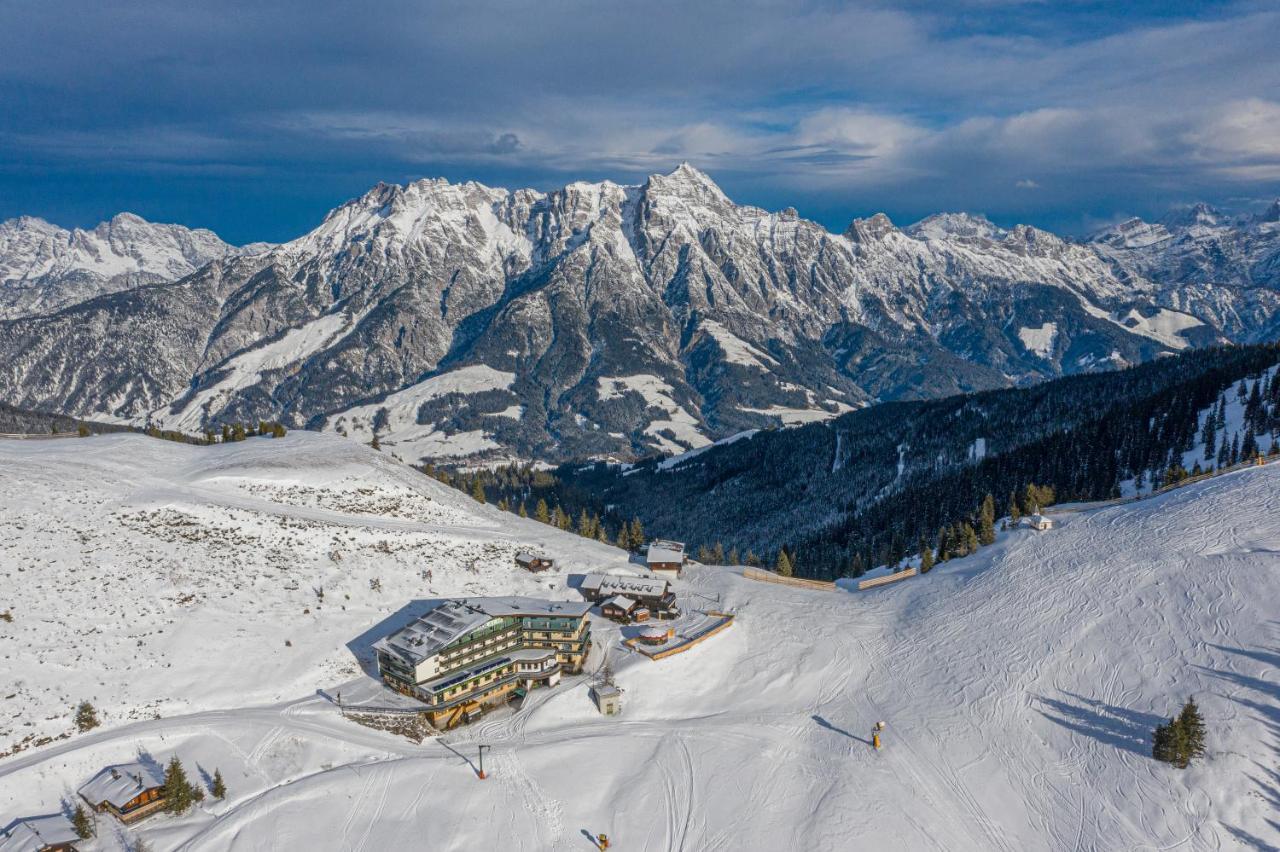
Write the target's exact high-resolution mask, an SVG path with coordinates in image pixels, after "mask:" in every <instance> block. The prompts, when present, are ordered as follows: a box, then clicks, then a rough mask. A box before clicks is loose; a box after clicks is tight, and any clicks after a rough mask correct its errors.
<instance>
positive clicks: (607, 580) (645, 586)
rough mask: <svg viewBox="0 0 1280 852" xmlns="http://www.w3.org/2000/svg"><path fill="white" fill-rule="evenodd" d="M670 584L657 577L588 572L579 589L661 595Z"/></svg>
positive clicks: (597, 591) (641, 595) (601, 592)
mask: <svg viewBox="0 0 1280 852" xmlns="http://www.w3.org/2000/svg"><path fill="white" fill-rule="evenodd" d="M669 585H670V583H668V582H667V581H666V580H662V579H659V578H657V577H630V576H624V575H621V574H588V575H586V577H584V578H583V579H582V585H581V586H580V588H581V589H583V590H584V591H587V592H594V593H596V594H599V595H605V596H608V595H632V596H639V597H645V598H650V597H662V596H663V595H665V594H666V593H667V587H668V586H669Z"/></svg>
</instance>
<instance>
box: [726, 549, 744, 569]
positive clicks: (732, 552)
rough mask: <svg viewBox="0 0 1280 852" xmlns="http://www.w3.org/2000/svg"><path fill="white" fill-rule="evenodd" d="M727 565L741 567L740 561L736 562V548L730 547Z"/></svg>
mask: <svg viewBox="0 0 1280 852" xmlns="http://www.w3.org/2000/svg"><path fill="white" fill-rule="evenodd" d="M729 564H730V565H741V564H742V562H740V561H739V560H738V548H737V547H730V548H729Z"/></svg>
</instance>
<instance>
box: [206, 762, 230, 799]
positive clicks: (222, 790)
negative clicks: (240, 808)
mask: <svg viewBox="0 0 1280 852" xmlns="http://www.w3.org/2000/svg"><path fill="white" fill-rule="evenodd" d="M209 792H210V793H213V797H214V798H215V799H225V798H226V797H227V785H226V782H224V781H223V780H222V772H220V771H219V770H217V769H215V770H213V785H212V786H210V788H209Z"/></svg>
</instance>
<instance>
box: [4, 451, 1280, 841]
mask: <svg viewBox="0 0 1280 852" xmlns="http://www.w3.org/2000/svg"><path fill="white" fill-rule="evenodd" d="M1056 520H1057V526H1056V528H1055V529H1053V530H1051V531H1049V532H1045V533H1035V532H1032V531H1030V530H1016V531H1010V532H1007V533H1002V534H1001V536H1000V539H999V541H998V542H997V543H996V544H995V545H994V546H992V547H988V548H984V549H983V550H981V551H979V553H977V554H975V555H973V556H969V557H966V558H963V559H957V560H953V561H951V562H947V563H945V564H943V565H941V566H939V567H938V568H936V569H935V570H934V571H933V572H931V573H929V574H928V575H925V576H923V577H919V578H915V579H912V580H909V581H907V582H904V583H901V584H898V585H894V586H890V587H886V588H883V589H879V590H876V591H869V592H861V593H855V592H847V591H832V592H822V591H810V590H806V589H796V588H788V587H784V586H778V585H771V584H761V583H756V582H753V581H749V580H746V579H744V578H743V577H742V576H741V574H740V573H738V572H737V571H735V570H734V569H732V568H712V567H700V566H694V567H692V568H691V569H690V570H689V571H688V572H687V576H686V577H685V578H684V579H682V580H679V581H677V583H676V592H677V595H678V596H679V598H680V599H681V602H682V604H683V605H684V606H687V607H691V608H692V607H698V606H704V607H712V606H714V607H716V608H719V609H725V610H728V611H731V612H734V613H735V614H736V619H735V622H734V624H733V626H732V627H731V628H730V629H729V630H727V631H726V632H725V633H723V634H721V635H720V636H718V637H716V638H715V639H714V641H710V642H708V643H706V644H704V645H701V646H699V647H697V648H695V649H693V650H692V651H689V652H687V653H685V654H682V655H679V656H675V657H672V658H670V659H667V660H663V661H659V662H652V661H650V660H648V659H646V658H642V657H639V656H633V655H630V654H628V653H627V652H625V651H624V650H623V649H621V648H620V647H619V646H618V644H617V642H618V634H617V629H616V627H613V626H611V625H609V624H608V623H607V622H602V621H597V623H596V625H595V626H594V628H593V635H594V636H595V641H596V647H595V649H594V651H593V654H594V655H595V656H594V660H595V661H596V662H598V661H599V660H601V659H603V657H604V655H605V653H606V651H607V653H608V655H609V659H610V661H611V663H612V664H613V667H614V668H615V670H616V673H617V682H618V684H619V685H620V686H621V687H622V688H623V689H624V693H623V701H624V709H623V713H622V715H621V716H619V717H614V718H607V717H602V716H600V715H598V714H597V713H596V711H595V709H594V708H593V707H592V706H591V703H590V702H589V700H588V699H587V696H586V687H585V683H584V682H583V680H582V679H581V678H570V679H568V680H567V681H566V682H565V683H564V684H562V685H561V686H560V687H557V688H555V689H552V690H546V691H538V692H537V693H535V694H533V695H532V696H531V698H530V700H529V701H528V702H527V703H526V704H525V707H524V709H522V710H520V711H519V712H517V713H510V712H499V713H495V714H494V715H492V716H490V717H487V718H485V719H483V720H482V721H480V722H478V723H476V724H475V725H473V726H472V727H469V728H462V729H459V730H457V731H454V732H451V733H449V734H447V735H445V736H444V737H441V738H428V739H425V740H423V741H421V742H419V743H414V742H411V741H409V740H406V739H404V738H402V737H398V736H395V735H393V734H391V733H386V732H382V731H377V730H372V729H369V728H366V727H361V726H359V725H357V724H355V723H354V722H352V721H351V720H348V719H344V718H342V716H341V715H340V713H339V711H338V708H337V707H336V706H335V704H334V703H333V701H332V700H331V699H332V697H333V696H334V695H335V693H336V692H337V691H342V692H343V693H344V694H345V695H347V696H348V700H353V701H355V700H361V699H363V700H370V697H371V696H374V695H375V694H376V689H375V685H373V684H371V683H370V682H369V681H368V679H367V678H365V677H364V676H363V675H362V673H361V668H360V662H359V657H360V654H361V652H362V651H363V650H365V649H367V646H368V643H369V642H370V641H372V639H373V638H376V637H377V635H379V631H380V630H385V629H386V627H387V624H388V623H392V622H394V619H395V617H396V614H397V613H398V612H400V611H401V610H402V608H403V607H404V606H405V605H406V604H407V603H408V602H409V601H410V600H413V599H415V598H421V597H428V596H447V595H462V594H469V595H484V594H510V593H525V594H538V595H542V596H544V597H545V596H549V597H562V598H572V597H573V596H574V595H575V594H576V593H575V592H574V591H573V590H571V589H569V588H567V587H566V584H565V572H566V571H573V570H588V569H604V570H613V571H626V570H634V568H629V567H628V562H627V558H626V556H625V554H623V553H622V552H620V551H617V550H615V549H612V548H609V547H606V546H604V545H600V544H596V543H593V542H588V541H585V540H583V539H580V538H578V537H576V536H570V535H568V534H565V533H560V532H558V531H556V530H554V529H551V528H550V527H547V526H543V525H540V524H537V523H536V522H534V521H526V520H521V519H518V518H514V517H512V516H511V515H509V514H505V513H498V512H497V511H495V510H493V509H491V508H489V507H485V506H480V505H478V504H476V503H474V502H472V501H470V500H469V499H468V498H467V497H466V496H465V495H462V494H460V493H458V492H456V491H452V490H450V489H447V488H445V487H444V486H441V485H440V484H439V483H436V482H434V481H432V480H430V479H428V478H426V477H423V476H421V475H419V474H417V473H416V472H414V471H411V470H409V469H407V468H404V467H402V466H400V465H398V464H396V463H395V462H394V461H393V460H391V459H390V458H388V457H387V456H384V455H380V454H378V453H375V452H373V451H372V450H369V449H368V448H365V447H362V446H358V445H356V444H354V443H352V442H347V441H343V440H340V439H338V438H335V437H331V436H323V435H315V434H296V433H295V434H291V435H289V436H288V437H286V438H282V439H266V438H259V439H250V440H249V441H246V442H243V443H239V444H227V445H218V446H212V447H193V446H187V445H180V444H171V443H167V442H161V441H156V440H152V439H148V438H146V437H144V436H138V435H116V436H105V437H97V438H88V439H66V440H61V441H42V442H26V443H23V442H0V580H3V599H2V600H0V610H7V611H8V612H9V613H10V615H11V618H12V620H11V621H9V620H0V658H2V659H3V660H4V664H5V671H6V673H7V680H8V681H9V683H8V684H7V688H6V689H5V690H4V694H3V696H2V697H0V750H3V751H12V750H13V749H12V746H13V745H14V744H15V743H17V744H20V746H21V748H20V750H17V751H16V752H15V753H13V754H10V755H8V756H6V757H3V758H0V802H3V803H4V813H3V816H4V817H5V818H6V820H5V821H6V822H7V821H8V820H9V819H13V818H17V817H19V816H29V815H38V814H46V813H51V812H56V811H58V810H59V809H60V808H61V807H62V803H63V802H64V801H69V800H70V797H71V795H72V791H73V790H74V789H75V787H76V786H78V785H79V784H80V783H82V782H83V781H84V780H85V779H86V778H87V777H88V776H89V775H91V774H92V773H93V772H94V771H96V770H97V769H98V768H100V767H101V766H103V765H105V764H107V763H112V762H122V761H127V760H136V759H139V758H140V757H141V759H143V760H156V761H159V762H164V761H165V760H167V758H168V756H169V755H171V754H175V753H176V754H179V755H180V756H181V757H182V759H183V761H184V762H185V763H186V765H187V767H188V771H189V772H190V773H191V775H192V777H193V780H196V781H197V782H198V783H206V781H205V780H204V779H205V776H206V775H207V774H211V773H212V772H213V770H214V769H215V768H216V769H218V770H220V772H221V774H222V775H223V776H224V777H225V778H226V782H227V787H228V795H227V798H226V799H225V800H221V801H219V800H214V799H206V801H205V802H204V803H203V804H201V805H199V806H198V807H197V808H196V809H195V810H194V811H193V812H192V813H190V814H188V815H187V816H184V817H170V816H159V817H154V818H151V819H149V820H147V821H145V822H143V823H141V824H140V825H139V827H138V828H137V829H128V830H122V829H119V828H115V827H112V825H111V824H110V823H109V822H105V821H100V825H101V826H102V828H103V830H102V831H101V832H100V837H99V839H98V840H96V841H94V842H92V843H91V844H86V846H85V848H86V849H88V850H91V852H99V850H119V849H122V848H124V847H125V844H126V843H131V842H132V841H133V838H134V837H136V836H140V837H142V838H144V839H145V840H147V841H148V842H149V843H150V844H151V845H152V846H153V847H154V848H156V849H157V850H163V851H164V852H167V850H171V849H185V850H206V849H207V850H215V849H216V850H220V852H221V850H268V849H342V850H368V852H372V850H378V849H387V848H397V847H402V848H430V849H433V850H470V849H476V848H484V847H492V846H501V847H502V848H507V849H513V850H516V849H528V850H549V849H550V850H561V849H563V850H573V849H583V848H588V846H587V844H588V838H587V837H585V836H584V834H585V835H593V834H596V833H599V832H604V833H607V834H608V835H609V836H610V837H611V838H613V841H614V847H615V848H618V849H628V850H652V852H659V850H672V849H685V850H727V849H749V850H757V849H758V850H774V849H852V848H876V849H883V848H897V849H947V850H984V852H985V850H992V849H996V850H1019V852H1021V850H1042V849H1043V850H1058V849H1107V850H1110V849H1117V850H1118V849H1135V848H1188V849H1218V848H1222V849H1226V848H1238V847H1245V848H1259V849H1263V848H1274V847H1275V846H1276V845H1277V844H1280V823H1278V822H1277V820H1276V816H1275V814H1276V806H1277V802H1278V801H1280V800H1278V799H1277V796H1278V795H1280V792H1278V791H1280V775H1277V761H1278V760H1280V729H1278V728H1277V720H1280V625H1278V624H1277V622H1276V614H1275V601H1276V600H1277V599H1280V571H1278V566H1280V559H1277V555H1278V554H1280V465H1269V466H1267V467H1261V468H1255V469H1250V470H1245V471H1241V472H1236V473H1231V474H1226V475H1224V476H1221V477H1217V478H1215V479H1212V480H1209V481H1207V482H1202V483H1198V484H1195V485H1190V486H1187V487H1185V488H1182V489H1178V490H1176V491H1174V492H1171V493H1169V494H1166V495H1163V496H1160V497H1155V498H1151V499H1148V500H1144V501H1140V502H1137V503H1132V504H1127V505H1121V506H1112V507H1104V508H1098V509H1093V510H1089V509H1086V510H1084V511H1078V512H1072V513H1064V514H1060V515H1057V516H1056ZM525 547H536V548H538V549H540V550H542V551H544V552H546V553H548V554H549V555H552V556H554V557H556V558H557V559H558V560H559V561H560V563H561V570H560V571H557V572H553V573H552V574H547V575H537V576H534V575H529V574H526V573H524V572H522V571H518V570H515V569H514V568H513V566H512V563H511V557H512V554H513V553H514V552H515V550H516V549H517V548H525ZM375 580H376V581H377V582H376V583H374V582H373V581H375ZM319 588H323V590H324V595H323V600H321V598H320V596H319V594H318V593H317V589H319ZM389 620H390V621H389ZM1192 696H1194V697H1195V699H1196V700H1197V701H1198V702H1199V704H1200V706H1201V708H1202V711H1203V713H1204V715H1205V717H1206V720H1207V722H1208V725H1209V741H1208V745H1209V747H1208V754H1207V755H1206V757H1205V758H1204V759H1203V760H1202V761H1197V762H1195V763H1194V764H1193V765H1192V767H1191V768H1190V769H1187V770H1178V769H1176V768H1173V767H1170V766H1168V765H1166V764H1161V763H1156V762H1154V761H1152V760H1151V759H1150V757H1149V756H1148V752H1149V747H1150V739H1149V738H1150V734H1151V732H1152V729H1153V728H1154V727H1155V725H1156V724H1157V723H1159V722H1160V721H1162V720H1163V719H1165V718H1167V717H1168V716H1169V715H1170V714H1172V713H1173V712H1175V711H1176V709H1177V708H1178V707H1179V706H1181V704H1182V702H1183V701H1185V700H1186V699H1187V698H1188V697H1192ZM84 699H88V700H92V701H93V702H94V703H95V705H96V706H97V707H98V708H99V712H100V714H101V716H102V719H103V727H102V728H100V729H98V730H95V731H92V732H90V733H87V734H72V735H70V736H68V737H65V738H60V737H62V735H63V734H66V733H67V732H68V731H69V730H70V728H71V713H72V709H73V706H74V704H75V703H77V702H78V701H80V700H84ZM877 721H884V722H885V723H886V724H887V728H886V730H885V732H884V734H883V739H884V748H883V749H882V750H880V751H875V750H873V749H872V748H871V747H870V745H869V739H870V731H871V727H872V725H873V724H874V723H875V722H877ZM42 737H50V738H52V739H51V741H49V742H45V743H43V744H39V745H37V744H36V740H38V739H40V738H42ZM479 743H485V744H488V745H490V746H491V747H492V750H491V752H490V753H489V754H488V755H486V758H485V766H486V769H487V770H488V772H489V776H490V777H489V779H488V780H487V781H483V782H481V781H479V780H477V778H476V774H475V772H474V766H473V764H474V761H475V755H476V746H477V744H479Z"/></svg>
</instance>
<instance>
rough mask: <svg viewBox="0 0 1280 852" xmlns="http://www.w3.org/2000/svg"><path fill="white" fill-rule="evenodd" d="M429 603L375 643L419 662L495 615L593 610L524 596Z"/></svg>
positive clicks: (588, 606) (566, 613) (575, 613)
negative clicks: (418, 614)
mask: <svg viewBox="0 0 1280 852" xmlns="http://www.w3.org/2000/svg"><path fill="white" fill-rule="evenodd" d="M427 603H428V605H429V607H428V609H427V610H426V611H425V612H424V613H423V614H422V615H420V616H418V617H417V618H416V619H414V621H413V622H412V623H411V624H409V625H408V626H406V627H403V628H401V629H400V630H397V631H396V632H395V633H392V634H391V635H390V636H385V637H383V638H382V639H379V640H378V641H377V642H375V643H374V645H373V646H374V647H375V648H377V649H379V650H381V651H386V652H387V653H389V654H394V655H396V656H398V657H401V658H402V659H406V660H409V661H410V662H412V663H413V664H414V665H416V664H418V663H420V662H422V661H423V660H425V659H427V658H429V657H431V656H434V655H435V654H436V653H438V652H439V651H440V650H441V649H442V648H444V647H445V646H447V645H449V644H451V643H452V642H455V641H456V640H458V639H461V638H462V637H463V636H466V635H467V634H468V633H470V632H471V631H472V630H475V629H477V628H479V627H483V626H484V625H485V624H486V623H488V622H489V621H490V620H492V619H494V618H502V617H509V616H522V615H527V616H569V617H572V618H581V617H582V616H584V615H586V614H587V612H588V611H589V610H590V609H591V604H589V603H586V602H581V601H579V602H573V601H548V600H541V599H539V598H526V597H520V596H510V597H498V598H456V599H453V600H445V599H441V600H432V601H427Z"/></svg>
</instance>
